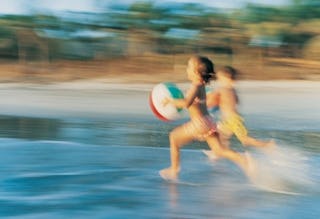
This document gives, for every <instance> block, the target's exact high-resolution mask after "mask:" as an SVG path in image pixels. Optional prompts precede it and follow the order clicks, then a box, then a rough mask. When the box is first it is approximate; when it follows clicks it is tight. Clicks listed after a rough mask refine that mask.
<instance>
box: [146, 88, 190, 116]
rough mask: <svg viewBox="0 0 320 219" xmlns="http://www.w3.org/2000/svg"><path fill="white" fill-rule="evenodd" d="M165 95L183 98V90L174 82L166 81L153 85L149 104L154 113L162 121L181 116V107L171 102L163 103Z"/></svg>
mask: <svg viewBox="0 0 320 219" xmlns="http://www.w3.org/2000/svg"><path fill="white" fill-rule="evenodd" d="M166 97H170V98H174V99H181V98H184V96H183V92H182V91H181V90H180V89H179V88H178V87H177V85H176V84H174V83H170V82H166V83H160V84H157V85H156V86H154V87H153V89H152V91H151V93H150V96H149V105H150V108H151V110H152V112H153V113H154V115H155V116H156V117H157V118H159V119H160V120H162V121H173V120H177V119H180V118H181V114H182V109H180V108H177V107H175V106H174V105H173V104H170V103H168V104H166V105H165V106H164V105H163V100H164V99H165V98H166Z"/></svg>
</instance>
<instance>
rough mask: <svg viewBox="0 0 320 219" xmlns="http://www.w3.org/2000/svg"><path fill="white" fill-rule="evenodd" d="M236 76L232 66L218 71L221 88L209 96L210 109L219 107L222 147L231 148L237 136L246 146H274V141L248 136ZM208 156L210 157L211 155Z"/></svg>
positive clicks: (208, 104) (219, 128) (219, 129)
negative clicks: (239, 105)
mask: <svg viewBox="0 0 320 219" xmlns="http://www.w3.org/2000/svg"><path fill="white" fill-rule="evenodd" d="M236 75H237V71H236V69H234V68H232V67H230V66H224V67H222V68H220V69H218V71H217V75H216V76H217V82H218V85H219V87H218V88H217V89H216V90H214V91H213V92H211V93H209V94H208V96H207V106H208V108H212V107H215V106H216V105H217V104H218V105H219V110H220V114H221V122H219V123H218V131H219V138H220V141H221V142H222V145H224V146H226V147H229V139H230V138H231V136H232V135H235V136H236V137H237V138H238V139H239V141H240V142H241V143H242V145H244V146H255V147H269V146H273V145H274V144H275V143H274V141H273V140H270V141H262V140H258V139H255V138H253V137H251V136H249V135H248V131H247V129H246V127H245V125H244V120H243V118H242V117H241V116H240V115H239V113H238V111H237V104H238V103H239V98H238V95H237V92H236V90H235V87H234V85H235V79H236ZM206 154H207V155H208V156H210V154H209V153H206ZM212 156H213V157H214V154H212Z"/></svg>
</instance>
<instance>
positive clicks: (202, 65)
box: [193, 56, 215, 83]
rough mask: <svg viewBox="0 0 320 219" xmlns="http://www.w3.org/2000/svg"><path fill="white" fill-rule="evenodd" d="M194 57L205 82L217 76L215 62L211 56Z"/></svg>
mask: <svg viewBox="0 0 320 219" xmlns="http://www.w3.org/2000/svg"><path fill="white" fill-rule="evenodd" d="M193 58H194V60H195V61H196V62H197V69H196V70H197V72H198V73H199V74H200V76H201V78H202V79H203V80H204V82H205V83H208V82H209V81H210V80H211V79H214V78H215V72H214V64H213V63H212V61H211V60H210V59H209V58H207V57H204V56H195V57H193Z"/></svg>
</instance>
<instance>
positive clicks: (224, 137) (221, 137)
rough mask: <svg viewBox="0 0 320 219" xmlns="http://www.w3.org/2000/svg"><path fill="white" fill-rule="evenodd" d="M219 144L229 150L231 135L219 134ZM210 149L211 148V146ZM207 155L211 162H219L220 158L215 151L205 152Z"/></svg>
mask: <svg viewBox="0 0 320 219" xmlns="http://www.w3.org/2000/svg"><path fill="white" fill-rule="evenodd" d="M218 137H219V142H220V145H221V147H222V148H224V149H229V148H230V140H229V139H230V137H231V136H230V135H225V134H223V133H218ZM209 147H210V146H209ZM202 152H203V153H204V154H205V155H207V156H208V158H209V159H210V160H218V159H219V156H218V155H217V154H216V153H215V152H214V150H212V149H211V150H203V151H202Z"/></svg>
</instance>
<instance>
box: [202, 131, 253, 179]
mask: <svg viewBox="0 0 320 219" xmlns="http://www.w3.org/2000/svg"><path fill="white" fill-rule="evenodd" d="M207 143H208V145H209V147H210V148H211V150H213V151H214V153H215V154H216V155H217V156H219V157H223V158H227V159H229V160H231V161H233V162H234V163H235V164H236V165H238V166H239V167H240V168H241V169H242V170H243V171H244V172H245V174H246V175H247V176H249V177H251V175H252V174H253V173H252V170H253V168H252V162H251V160H249V157H248V156H242V155H241V154H239V153H237V152H235V151H233V150H231V149H229V148H223V147H222V146H221V144H220V142H219V139H218V137H217V136H214V135H212V136H209V137H208V138H207Z"/></svg>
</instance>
